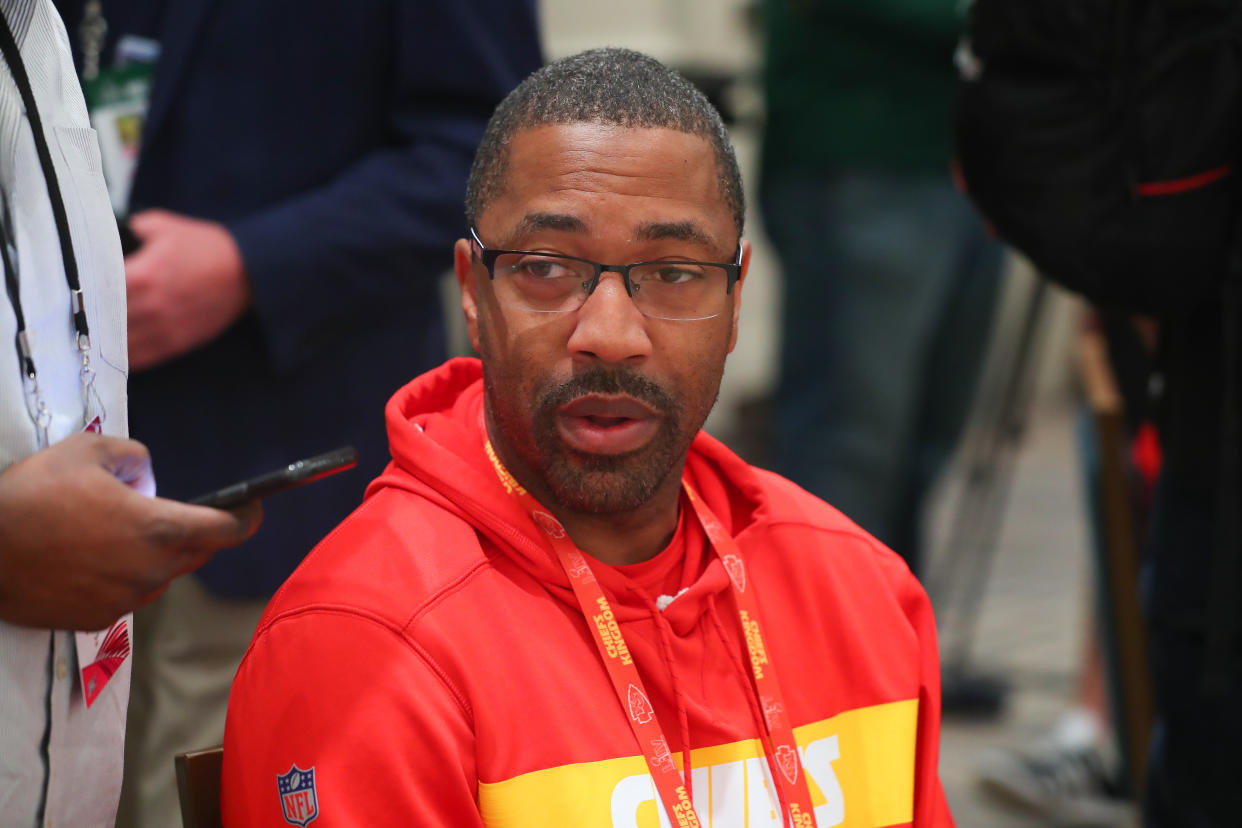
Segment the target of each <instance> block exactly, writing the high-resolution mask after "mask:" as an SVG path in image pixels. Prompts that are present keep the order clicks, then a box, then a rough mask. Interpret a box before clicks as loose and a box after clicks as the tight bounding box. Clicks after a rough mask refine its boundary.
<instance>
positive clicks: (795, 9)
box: [763, 0, 965, 171]
mask: <svg viewBox="0 0 1242 828" xmlns="http://www.w3.org/2000/svg"><path fill="white" fill-rule="evenodd" d="M960 5H961V0H763V11H764V19H765V21H764V22H765V25H766V32H767V44H766V45H767V49H766V70H765V76H764V86H765V93H766V97H767V106H768V122H767V130H766V135H765V138H764V150H763V161H764V169H765V170H767V171H780V170H787V169H791V168H792V169H807V168H812V169H827V168H830V167H834V166H842V165H850V166H872V167H882V168H890V169H891V168H912V169H920V170H921V169H929V168H937V167H939V168H947V166H948V162H949V157H950V119H951V113H952V106H953V95H954V88H955V86H956V83H957V73H956V71H955V69H954V67H953V52H954V49H955V48H956V45H957V40H958V37H959V35H960V34H961V32H962V29H963V26H964V22H965V21H964V18H963V16H962V14H961V13H960V12H959V10H958V7H959V6H960Z"/></svg>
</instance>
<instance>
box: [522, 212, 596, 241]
mask: <svg viewBox="0 0 1242 828" xmlns="http://www.w3.org/2000/svg"><path fill="white" fill-rule="evenodd" d="M539 230H562V231H565V232H568V233H585V232H587V226H586V222H584V221H583V220H582V219H580V218H578V217H577V216H571V215H568V214H567V213H527V214H526V215H525V216H523V217H522V220H521V221H519V222H518V223H517V226H515V227H514V228H513V237H514V238H515V239H520V238H522V237H523V236H526V235H527V234H529V233H534V232H537V231H539Z"/></svg>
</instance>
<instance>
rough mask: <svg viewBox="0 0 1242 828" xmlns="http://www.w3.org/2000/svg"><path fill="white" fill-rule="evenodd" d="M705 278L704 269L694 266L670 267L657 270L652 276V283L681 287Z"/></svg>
mask: <svg viewBox="0 0 1242 828" xmlns="http://www.w3.org/2000/svg"><path fill="white" fill-rule="evenodd" d="M702 278H703V269H702V268H701V267H695V266H694V265H680V264H679V265H668V266H666V267H660V268H656V269H655V270H654V271H652V273H651V275H650V279H651V281H654V282H659V283H660V284H664V285H680V284H684V283H686V282H692V281H694V280H696V279H702Z"/></svg>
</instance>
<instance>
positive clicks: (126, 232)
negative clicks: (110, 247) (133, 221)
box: [116, 216, 142, 256]
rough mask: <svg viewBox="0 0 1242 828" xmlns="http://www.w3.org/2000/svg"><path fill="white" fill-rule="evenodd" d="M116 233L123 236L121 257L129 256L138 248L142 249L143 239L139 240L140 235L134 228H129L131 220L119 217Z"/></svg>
mask: <svg viewBox="0 0 1242 828" xmlns="http://www.w3.org/2000/svg"><path fill="white" fill-rule="evenodd" d="M116 231H117V233H119V234H120V235H121V255H122V256H128V255H129V254H130V253H133V252H134V251H135V250H137V249H138V248H140V247H142V239H140V238H138V234H137V233H135V232H134V228H132V227H130V226H129V219H124V218H121V217H120V216H117V219H116Z"/></svg>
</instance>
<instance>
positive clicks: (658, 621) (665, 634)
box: [631, 587, 694, 802]
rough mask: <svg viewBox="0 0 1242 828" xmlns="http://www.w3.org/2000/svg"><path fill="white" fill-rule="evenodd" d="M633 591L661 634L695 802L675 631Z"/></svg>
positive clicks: (685, 776) (683, 757)
mask: <svg viewBox="0 0 1242 828" xmlns="http://www.w3.org/2000/svg"><path fill="white" fill-rule="evenodd" d="M631 590H632V591H633V592H634V593H635V594H636V595H638V596H639V597H640V598H642V599H643V603H644V604H646V605H647V611H648V612H650V613H651V617H652V620H653V621H654V622H655V626H656V629H657V630H659V632H660V653H661V655H662V656H663V658H664V666H665V668H666V669H667V670H668V674H669V677H670V678H671V679H672V681H673V698H674V699H676V700H677V725H678V729H679V730H680V731H681V766H682V768H683V773H682V779H683V781H684V782H685V785H686V795H687V796H688V797H689V798H690V801H691V802H694V780H693V779H692V778H691V776H690V769H691V765H690V713H689V711H688V710H686V699H685V694H684V693H683V692H682V683H681V679H680V678H679V677H678V675H677V662H676V660H675V659H674V658H673V644H672V637H673V630H672V627H670V626H669V623H668V620H667V619H666V618H665V617H664V614H663V613H662V612H660V609H659V607H658V606H656V603H655V602H654V601H652V600H651V596H649V595H648V594H647V593H646V591H645V590H643V589H641V588H638V587H631Z"/></svg>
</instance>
